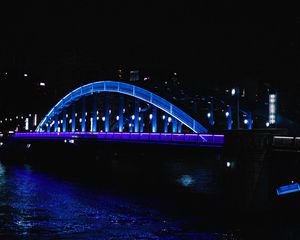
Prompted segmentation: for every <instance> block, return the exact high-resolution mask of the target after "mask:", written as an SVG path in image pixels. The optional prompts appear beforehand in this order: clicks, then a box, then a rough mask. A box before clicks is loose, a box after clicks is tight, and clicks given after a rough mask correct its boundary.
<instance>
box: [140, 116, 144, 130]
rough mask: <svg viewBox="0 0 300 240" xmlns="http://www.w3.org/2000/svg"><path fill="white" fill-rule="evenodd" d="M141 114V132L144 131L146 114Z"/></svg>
mask: <svg viewBox="0 0 300 240" xmlns="http://www.w3.org/2000/svg"><path fill="white" fill-rule="evenodd" d="M140 115H141V116H140V118H141V120H140V132H141V133H142V132H144V114H143V113H141V114H140Z"/></svg>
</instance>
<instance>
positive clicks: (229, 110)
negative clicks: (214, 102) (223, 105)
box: [226, 105, 232, 130]
mask: <svg viewBox="0 0 300 240" xmlns="http://www.w3.org/2000/svg"><path fill="white" fill-rule="evenodd" d="M226 116H227V129H228V130H231V129H232V111H231V106H229V105H228V106H227V114H226Z"/></svg>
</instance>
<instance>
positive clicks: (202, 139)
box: [13, 132, 224, 146]
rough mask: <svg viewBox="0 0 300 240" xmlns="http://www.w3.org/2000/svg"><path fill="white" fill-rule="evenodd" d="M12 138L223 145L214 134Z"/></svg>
mask: <svg viewBox="0 0 300 240" xmlns="http://www.w3.org/2000/svg"><path fill="white" fill-rule="evenodd" d="M13 138H19V139H20V138H23V139H27V138H28V139H76V138H78V139H80V138H84V139H90V138H95V139H103V140H115V141H116V140H119V141H141V142H142V141H147V142H166V143H183V144H197V145H201V146H203V145H223V144H224V135H215V134H177V133H176V134H175V133H119V132H108V133H104V132H100V133H99V132H59V133H56V132H50V133H41V132H38V133H37V132H34V133H19V132H17V133H15V134H14V135H13Z"/></svg>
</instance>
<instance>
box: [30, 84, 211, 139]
mask: <svg viewBox="0 0 300 240" xmlns="http://www.w3.org/2000/svg"><path fill="white" fill-rule="evenodd" d="M95 93H119V94H121V95H127V96H131V97H133V98H134V99H135V100H142V101H144V102H146V103H148V104H150V105H151V106H152V114H150V115H151V121H152V132H157V126H156V125H157V119H156V118H157V117H156V115H157V109H160V110H162V111H163V112H165V113H166V114H168V115H169V116H170V118H166V120H165V122H166V121H168V120H170V119H172V120H173V119H174V121H173V122H174V123H175V121H176V123H177V121H178V123H179V124H183V125H185V126H186V127H187V128H189V129H190V130H192V131H193V132H194V133H207V129H206V128H205V127H204V126H202V125H201V124H200V123H199V122H197V121H196V120H195V119H193V118H192V117H191V116H189V115H188V114H186V113H185V112H183V111H182V110H181V109H179V108H178V107H176V106H175V105H173V104H171V103H170V102H169V101H167V100H165V99H163V98H161V97H159V96H158V95H156V94H154V93H152V92H150V91H148V90H145V89H143V88H141V87H137V86H134V85H131V84H128V83H123V82H117V81H99V82H92V83H89V84H86V85H84V86H81V87H79V88H77V89H75V90H73V91H72V92H70V93H69V94H67V95H66V96H65V97H63V98H62V99H61V100H60V101H59V102H58V103H57V104H56V105H55V106H54V107H53V108H52V109H51V110H50V111H49V112H48V113H47V115H46V116H45V117H44V118H43V119H42V121H41V122H40V123H39V125H38V126H37V128H36V130H35V131H36V132H45V131H47V132H50V127H49V126H50V124H51V123H52V125H53V124H54V132H57V131H58V129H57V126H58V124H59V120H58V115H59V114H61V113H63V120H62V125H63V127H62V132H65V131H66V113H65V112H64V111H63V110H64V109H66V108H68V107H69V106H71V105H72V104H73V103H74V102H76V101H79V100H81V99H83V98H85V97H87V96H90V95H93V94H95ZM120 99H121V98H120ZM95 105H96V103H95V101H94V106H93V115H92V116H93V118H92V120H91V121H92V122H91V124H92V129H91V131H92V132H95V131H96V125H97V115H96V110H97V109H96V106H95ZM119 106H120V107H119V108H120V109H119V116H118V122H119V132H122V131H123V107H124V100H123V102H122V100H120V104H119ZM82 112H83V115H82V120H81V125H82V126H81V129H82V132H85V115H84V114H85V107H84V106H83V110H82ZM138 116H139V111H138V105H137V104H136V106H135V115H134V117H132V118H133V120H134V123H136V124H135V125H134V126H135V127H134V132H139V131H140V130H139V128H138V121H139V117H138ZM105 117H106V119H105V132H109V120H108V118H109V113H108V108H107V107H106V110H105ZM167 119H168V120H167ZM74 120H75V112H74V111H73V112H72V132H74V131H75V121H74ZM172 120H171V121H172ZM136 126H137V127H136ZM45 129H46V130H45ZM174 129H175V130H174ZM176 129H177V127H174V125H173V132H177V131H176Z"/></svg>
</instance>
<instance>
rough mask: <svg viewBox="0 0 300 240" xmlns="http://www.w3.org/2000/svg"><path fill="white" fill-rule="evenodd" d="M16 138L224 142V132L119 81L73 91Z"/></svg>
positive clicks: (94, 83) (204, 144)
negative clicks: (213, 130)
mask: <svg viewBox="0 0 300 240" xmlns="http://www.w3.org/2000/svg"><path fill="white" fill-rule="evenodd" d="M125 96H127V97H128V98H125ZM89 103H90V104H89ZM13 138H14V139H24V140H26V139H27V140H29V139H30V140H34V139H35V140H51V139H52V140H63V141H65V142H69V143H74V142H75V141H78V140H82V139H95V140H98V141H118V142H139V143H147V144H171V145H174V144H176V145H193V146H206V147H222V146H223V145H224V136H223V135H217V134H207V129H206V128H205V127H204V126H203V125H202V124H200V123H199V122H197V121H196V120H195V119H193V118H192V117H191V116H189V115H188V114H187V113H185V112H184V111H182V110H181V109H179V108H178V107H176V106H175V105H173V104H172V103H170V102H169V101H167V100H165V99H163V98H161V97H159V96H158V95H156V94H154V93H152V92H150V91H147V90H145V89H143V88H140V87H137V86H134V85H131V84H127V83H123V82H116V81H100V82H93V83H89V84H87V85H84V86H81V87H79V88H77V89H75V90H73V91H72V92H70V93H69V94H67V95H66V96H65V97H63V98H62V99H61V100H60V101H59V102H58V103H57V104H55V105H54V107H53V108H52V109H51V110H50V111H49V112H48V113H47V114H46V116H45V117H44V118H43V119H42V120H41V122H40V123H39V124H38V126H37V128H36V130H35V132H24V133H21V132H16V133H15V134H14V135H13Z"/></svg>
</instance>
